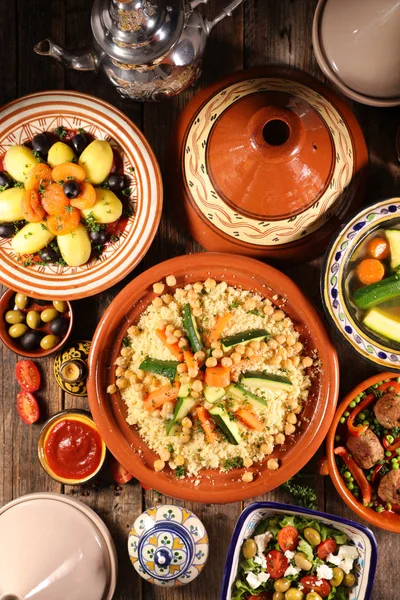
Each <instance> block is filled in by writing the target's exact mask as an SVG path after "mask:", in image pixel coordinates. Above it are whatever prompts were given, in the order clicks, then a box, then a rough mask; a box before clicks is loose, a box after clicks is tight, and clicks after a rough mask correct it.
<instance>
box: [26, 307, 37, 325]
mask: <svg viewBox="0 0 400 600" xmlns="http://www.w3.org/2000/svg"><path fill="white" fill-rule="evenodd" d="M26 322H27V325H28V326H29V327H30V328H31V329H38V327H40V313H39V312H38V311H37V310H30V311H29V312H28V314H27V315H26Z"/></svg>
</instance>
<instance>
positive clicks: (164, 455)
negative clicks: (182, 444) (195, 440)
mask: <svg viewBox="0 0 400 600" xmlns="http://www.w3.org/2000/svg"><path fill="white" fill-rule="evenodd" d="M160 458H161V460H163V461H164V462H168V461H169V459H170V458H171V452H170V451H169V450H167V449H164V450H161V452H160Z"/></svg>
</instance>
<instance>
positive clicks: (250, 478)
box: [242, 471, 253, 483]
mask: <svg viewBox="0 0 400 600" xmlns="http://www.w3.org/2000/svg"><path fill="white" fill-rule="evenodd" d="M242 481H243V482H244V483H250V482H251V481H253V473H251V472H250V471H246V473H243V475H242Z"/></svg>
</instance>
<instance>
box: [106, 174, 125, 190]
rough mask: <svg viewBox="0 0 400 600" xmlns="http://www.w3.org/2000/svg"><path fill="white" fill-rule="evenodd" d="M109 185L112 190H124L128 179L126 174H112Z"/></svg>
mask: <svg viewBox="0 0 400 600" xmlns="http://www.w3.org/2000/svg"><path fill="white" fill-rule="evenodd" d="M107 183H108V187H109V188H110V190H111V191H112V192H122V190H123V189H125V187H126V181H125V176H124V175H115V174H113V175H110V177H109V178H108V181H107Z"/></svg>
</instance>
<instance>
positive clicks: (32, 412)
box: [17, 392, 39, 425]
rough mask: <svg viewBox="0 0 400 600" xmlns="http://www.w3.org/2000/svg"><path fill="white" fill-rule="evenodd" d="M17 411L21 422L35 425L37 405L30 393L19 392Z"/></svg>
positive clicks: (37, 412)
mask: <svg viewBox="0 0 400 600" xmlns="http://www.w3.org/2000/svg"><path fill="white" fill-rule="evenodd" d="M17 410H18V414H19V416H20V417H21V419H22V420H23V422H24V423H27V424H28V425H31V424H32V423H36V421H37V420H38V418H39V405H38V403H37V400H36V398H35V396H34V395H33V394H31V393H30V392H19V394H18V396H17Z"/></svg>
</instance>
